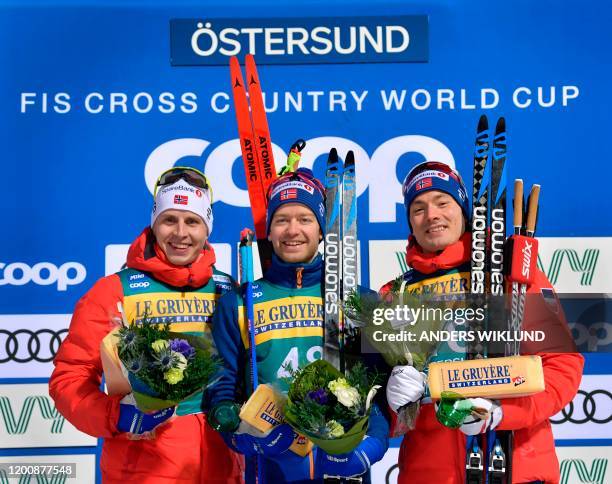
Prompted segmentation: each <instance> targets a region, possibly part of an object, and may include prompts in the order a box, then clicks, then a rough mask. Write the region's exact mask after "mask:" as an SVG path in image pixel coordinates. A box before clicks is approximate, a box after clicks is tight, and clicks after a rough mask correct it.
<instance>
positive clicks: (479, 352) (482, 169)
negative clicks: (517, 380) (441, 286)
mask: <svg viewBox="0 0 612 484" xmlns="http://www.w3.org/2000/svg"><path fill="white" fill-rule="evenodd" d="M489 146H490V138H489V121H488V119H487V117H486V116H484V115H483V116H481V117H480V119H479V120H478V128H477V131H476V143H475V147H474V168H473V185H472V251H471V264H470V293H471V299H470V301H471V304H472V305H473V307H475V308H482V309H483V314H484V318H483V320H482V321H479V320H477V319H474V320H473V321H472V322H471V325H470V329H471V330H472V331H474V332H476V333H478V331H482V330H483V329H484V328H485V326H486V324H487V323H486V322H487V317H488V315H487V309H488V308H487V301H486V291H487V287H486V285H487V270H488V267H487V262H488V260H489V257H488V251H487V229H488V221H489V218H488V201H489V188H490V187H489V184H490V182H491V177H490V171H491V168H490V164H489V163H488V158H489ZM466 350H467V351H466V358H467V359H476V358H483V357H484V356H485V348H484V346H483V344H482V343H481V342H480V341H479V340H478V338H476V339H475V340H474V341H472V342H469V343H468V346H467V348H466ZM479 440H480V439H479V436H471V437H468V444H467V448H466V463H465V481H466V483H468V484H481V483H482V482H483V481H484V465H485V460H484V455H483V450H482V448H481V445H480V444H479ZM485 448H486V446H485Z"/></svg>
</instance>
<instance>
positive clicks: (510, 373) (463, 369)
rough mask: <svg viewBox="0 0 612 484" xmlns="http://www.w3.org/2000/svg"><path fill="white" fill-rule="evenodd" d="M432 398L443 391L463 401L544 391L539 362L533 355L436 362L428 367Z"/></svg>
mask: <svg viewBox="0 0 612 484" xmlns="http://www.w3.org/2000/svg"><path fill="white" fill-rule="evenodd" d="M428 385H429V392H430V394H431V398H433V399H440V398H441V394H442V392H444V391H448V392H455V393H458V394H460V395H462V396H464V397H466V398H469V397H484V398H512V397H523V396H526V395H533V394H534V393H538V392H541V391H543V390H544V371H543V370H542V359H541V358H540V357H539V356H536V355H525V356H505V357H503V358H480V359H476V360H464V361H449V362H443V363H441V362H436V363H430V365H429V376H428Z"/></svg>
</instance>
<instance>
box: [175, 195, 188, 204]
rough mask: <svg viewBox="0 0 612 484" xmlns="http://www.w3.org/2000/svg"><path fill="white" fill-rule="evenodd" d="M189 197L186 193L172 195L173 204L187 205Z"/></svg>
mask: <svg viewBox="0 0 612 484" xmlns="http://www.w3.org/2000/svg"><path fill="white" fill-rule="evenodd" d="M188 199H189V197H188V196H187V195H174V204H175V205H187V202H188Z"/></svg>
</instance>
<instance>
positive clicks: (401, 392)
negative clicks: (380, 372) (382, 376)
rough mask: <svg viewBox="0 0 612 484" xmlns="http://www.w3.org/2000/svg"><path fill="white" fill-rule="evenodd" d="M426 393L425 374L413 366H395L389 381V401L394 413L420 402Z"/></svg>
mask: <svg viewBox="0 0 612 484" xmlns="http://www.w3.org/2000/svg"><path fill="white" fill-rule="evenodd" d="M424 392H425V374H424V373H421V372H419V371H418V370H417V369H416V368H415V367H413V366H409V365H406V366H395V367H394V368H393V371H392V372H391V376H390V377H389V381H387V401H388V402H389V406H390V407H391V408H392V409H393V411H394V412H396V413H397V411H398V410H399V409H400V408H402V407H404V406H405V405H408V404H410V403H414V402H418V401H419V400H420V399H421V397H422V396H423V393H424Z"/></svg>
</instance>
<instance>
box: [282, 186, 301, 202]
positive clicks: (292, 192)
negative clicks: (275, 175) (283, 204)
mask: <svg viewBox="0 0 612 484" xmlns="http://www.w3.org/2000/svg"><path fill="white" fill-rule="evenodd" d="M297 196H298V194H297V188H289V189H287V190H283V191H282V192H281V194H280V199H281V200H292V199H294V198H297Z"/></svg>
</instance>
